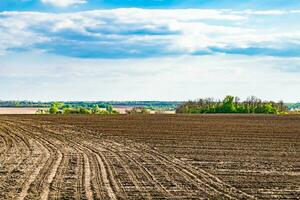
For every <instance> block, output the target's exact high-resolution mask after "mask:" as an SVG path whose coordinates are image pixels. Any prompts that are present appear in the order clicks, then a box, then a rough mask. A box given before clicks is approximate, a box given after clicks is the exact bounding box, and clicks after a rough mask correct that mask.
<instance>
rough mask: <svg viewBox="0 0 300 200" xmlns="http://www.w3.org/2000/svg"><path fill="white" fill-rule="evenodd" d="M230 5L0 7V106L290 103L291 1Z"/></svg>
mask: <svg viewBox="0 0 300 200" xmlns="http://www.w3.org/2000/svg"><path fill="white" fill-rule="evenodd" d="M120 2H121V3H120ZM240 2H241V1H239V3H237V1H236V0H185V1H182V0H147V1H145V0H143V1H142V0H135V1H132V0H123V1H119V0H118V1H117V0H99V1H98V0H97V1H96V0H1V1H0V99H2V100H43V101H45V100H188V99H196V98H198V97H215V98H223V97H224V96H225V95H227V94H231V95H237V96H240V97H241V98H246V97H247V96H250V95H256V96H258V97H261V98H262V99H266V100H271V99H272V100H284V101H287V102H296V101H300V93H299V91H300V23H299V19H300V1H298V0H289V1H286V0H261V1H255V0H244V1H242V3H240Z"/></svg>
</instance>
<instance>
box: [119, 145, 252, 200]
mask: <svg viewBox="0 0 300 200" xmlns="http://www.w3.org/2000/svg"><path fill="white" fill-rule="evenodd" d="M130 144H131V145H132V144H134V143H132V142H130ZM131 145H128V146H131ZM117 146H120V145H117ZM128 146H127V147H128ZM125 148H126V147H125V146H124V147H121V149H125ZM134 149H137V147H134V148H132V151H134ZM147 151H148V152H149V150H147ZM145 155H146V153H145V152H144V155H143V158H146V156H145ZM148 156H151V157H152V158H153V160H156V161H160V162H161V165H163V166H164V168H165V169H167V168H170V167H172V168H173V170H170V172H172V171H175V172H176V173H177V175H175V176H173V182H177V181H176V180H175V179H176V177H177V176H178V175H179V174H180V176H182V177H184V179H185V182H186V183H191V182H192V183H194V185H196V186H197V188H198V191H200V190H202V191H204V192H206V193H209V195H211V197H216V196H219V195H221V196H223V197H227V198H241V197H242V198H246V197H247V198H253V197H252V196H250V195H247V194H244V193H240V192H238V191H235V193H233V192H232V191H234V189H235V188H233V189H232V187H231V188H230V189H231V190H229V191H228V190H226V191H224V190H221V191H220V190H218V189H219V188H222V189H223V186H224V184H225V183H224V184H221V185H217V186H218V187H219V188H217V189H215V187H216V182H214V181H212V180H211V179H208V178H207V177H205V180H204V181H202V180H200V179H199V178H198V177H197V176H195V175H194V174H193V172H194V171H195V170H190V171H187V170H186V164H182V165H178V164H177V163H174V161H173V160H174V159H173V158H168V157H166V156H165V155H161V154H158V153H157V152H155V151H153V150H150V153H149V154H148ZM144 162H146V163H149V162H151V161H150V160H148V161H144ZM191 171H193V172H191ZM202 176H203V175H202ZM179 181H180V180H179ZM183 183H184V182H183ZM217 184H220V182H217ZM209 191H210V192H209ZM231 195H233V196H231Z"/></svg>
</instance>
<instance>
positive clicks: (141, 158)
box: [109, 141, 206, 197]
mask: <svg viewBox="0 0 300 200" xmlns="http://www.w3.org/2000/svg"><path fill="white" fill-rule="evenodd" d="M109 144H116V145H115V146H116V147H117V148H120V149H119V150H120V151H122V152H130V154H131V155H130V156H131V157H136V158H135V160H136V161H137V162H138V163H139V164H140V165H142V166H143V165H145V164H146V167H145V166H144V168H145V169H146V170H147V171H149V173H150V174H152V175H155V176H154V178H155V179H159V180H160V181H158V182H159V184H163V185H162V187H163V188H164V189H165V190H166V191H167V192H168V193H170V194H171V195H172V196H173V197H180V196H192V195H193V193H194V191H198V193H199V192H200V191H201V190H202V192H203V193H204V192H206V190H204V188H201V187H200V188H199V187H197V184H192V183H191V182H192V181H191V180H190V177H187V176H186V174H183V173H182V172H181V171H180V170H177V169H175V168H174V167H172V166H170V164H166V163H165V162H163V161H161V160H160V159H158V158H156V157H153V155H152V154H149V153H148V152H146V151H145V150H142V149H140V148H138V147H137V148H134V149H130V148H128V147H127V146H123V145H121V144H118V143H116V142H113V141H112V142H110V143H109ZM111 148H112V147H111ZM125 149H126V151H124V150H125ZM138 149H139V150H140V151H137V150H138ZM139 152H142V153H143V154H142V155H141V154H140V153H139ZM128 154H129V153H128ZM203 193H202V195H203ZM195 196H199V194H194V197H195Z"/></svg>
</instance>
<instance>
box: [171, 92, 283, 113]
mask: <svg viewBox="0 0 300 200" xmlns="http://www.w3.org/2000/svg"><path fill="white" fill-rule="evenodd" d="M287 111H288V107H287V106H286V105H285V104H284V103H283V102H282V101H280V102H273V101H262V100H261V99H259V98H257V97H255V96H251V97H248V98H247V99H246V100H245V101H240V98H239V97H234V96H226V97H225V98H224V99H223V101H220V100H218V101H215V100H214V99H213V98H205V99H198V100H196V101H188V102H186V103H183V104H181V105H179V106H178V107H177V109H176V113H191V114H193V113H194V114H204V113H261V114H279V113H284V112H287Z"/></svg>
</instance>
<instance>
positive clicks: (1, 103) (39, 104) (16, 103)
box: [0, 100, 50, 108]
mask: <svg viewBox="0 0 300 200" xmlns="http://www.w3.org/2000/svg"><path fill="white" fill-rule="evenodd" d="M49 105H50V104H49V103H47V102H33V101H1V100H0V107H12V108H16V107H18V108H23V107H24V108H45V107H49Z"/></svg>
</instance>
